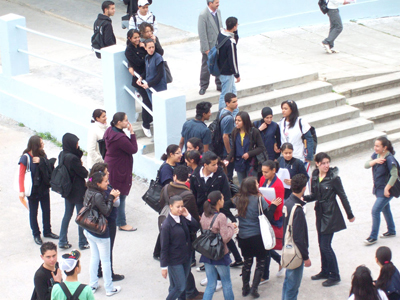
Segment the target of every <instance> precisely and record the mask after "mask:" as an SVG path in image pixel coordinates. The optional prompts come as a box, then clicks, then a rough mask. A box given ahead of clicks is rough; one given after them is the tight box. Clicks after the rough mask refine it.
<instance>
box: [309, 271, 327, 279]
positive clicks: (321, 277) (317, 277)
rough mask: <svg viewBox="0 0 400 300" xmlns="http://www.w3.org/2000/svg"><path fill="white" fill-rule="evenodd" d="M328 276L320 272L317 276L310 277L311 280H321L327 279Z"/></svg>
mask: <svg viewBox="0 0 400 300" xmlns="http://www.w3.org/2000/svg"><path fill="white" fill-rule="evenodd" d="M328 278H329V276H328V275H327V274H324V273H322V272H319V273H318V274H317V275H314V276H311V280H321V279H328Z"/></svg>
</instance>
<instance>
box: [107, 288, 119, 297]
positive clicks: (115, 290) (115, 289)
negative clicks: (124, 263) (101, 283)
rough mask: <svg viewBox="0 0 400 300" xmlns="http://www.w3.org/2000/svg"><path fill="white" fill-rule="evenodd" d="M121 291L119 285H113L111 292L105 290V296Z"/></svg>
mask: <svg viewBox="0 0 400 300" xmlns="http://www.w3.org/2000/svg"><path fill="white" fill-rule="evenodd" d="M120 291H121V287H120V286H114V289H113V290H112V291H111V292H107V293H106V296H108V297H111V296H114V295H115V294H118V293H119V292H120Z"/></svg>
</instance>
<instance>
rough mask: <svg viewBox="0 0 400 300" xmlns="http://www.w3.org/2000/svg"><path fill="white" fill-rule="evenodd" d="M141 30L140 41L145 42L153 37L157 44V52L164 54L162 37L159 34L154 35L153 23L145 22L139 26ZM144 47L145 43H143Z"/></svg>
mask: <svg viewBox="0 0 400 300" xmlns="http://www.w3.org/2000/svg"><path fill="white" fill-rule="evenodd" d="M139 31H140V42H141V43H142V42H144V41H145V40H147V39H151V40H153V41H154V43H155V45H156V52H157V53H158V54H160V55H161V56H163V55H164V49H163V47H162V46H161V43H160V39H159V38H158V36H155V35H154V28H153V26H152V25H151V24H149V23H146V22H143V23H142V24H140V26H139ZM143 47H144V44H143Z"/></svg>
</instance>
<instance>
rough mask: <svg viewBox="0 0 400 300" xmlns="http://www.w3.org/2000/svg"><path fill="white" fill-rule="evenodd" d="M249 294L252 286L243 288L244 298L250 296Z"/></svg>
mask: <svg viewBox="0 0 400 300" xmlns="http://www.w3.org/2000/svg"><path fill="white" fill-rule="evenodd" d="M249 294H250V286H247V287H243V288H242V296H243V297H246V296H248V295H249Z"/></svg>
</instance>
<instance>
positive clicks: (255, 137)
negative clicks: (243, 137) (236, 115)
mask: <svg viewBox="0 0 400 300" xmlns="http://www.w3.org/2000/svg"><path fill="white" fill-rule="evenodd" d="M238 134H239V130H233V132H232V145H233V146H232V147H231V152H229V154H228V157H227V158H226V160H227V161H230V160H231V159H232V158H235V157H236V147H235V142H236V137H237V135H238ZM249 138H250V146H249V151H248V152H247V153H248V154H249V158H248V159H247V160H250V158H251V157H253V156H256V155H258V154H260V153H262V152H263V151H265V147H264V142H263V140H262V137H261V134H260V131H259V130H258V129H256V128H254V127H251V130H250V136H249Z"/></svg>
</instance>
